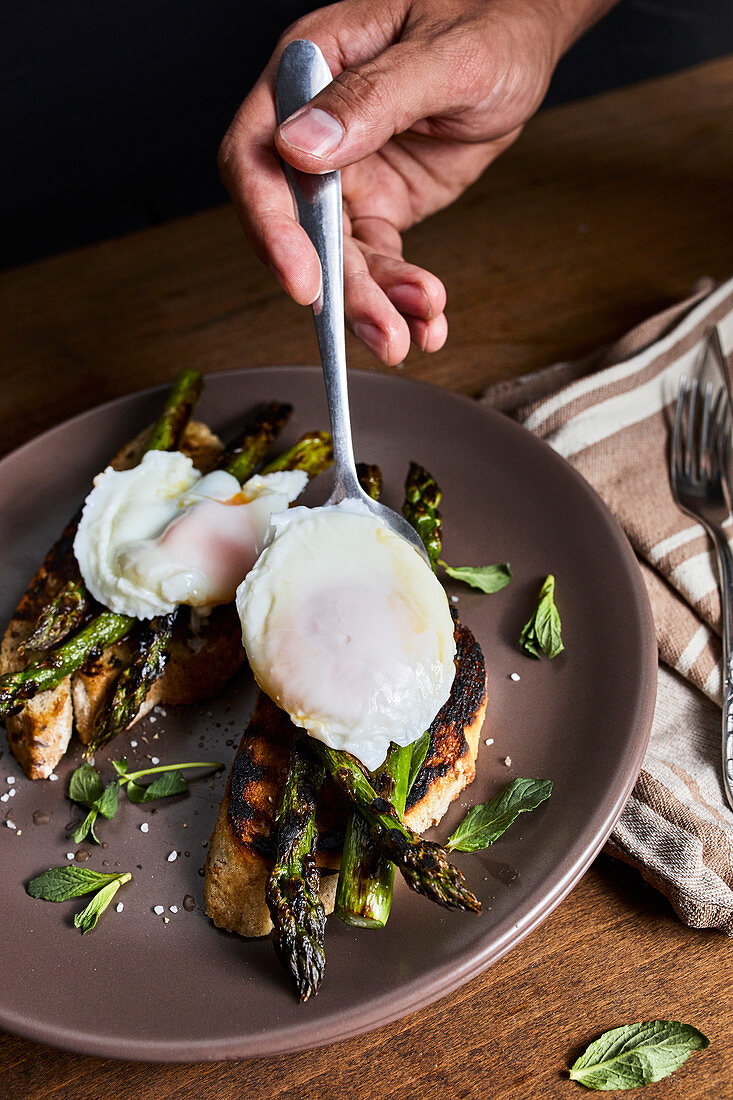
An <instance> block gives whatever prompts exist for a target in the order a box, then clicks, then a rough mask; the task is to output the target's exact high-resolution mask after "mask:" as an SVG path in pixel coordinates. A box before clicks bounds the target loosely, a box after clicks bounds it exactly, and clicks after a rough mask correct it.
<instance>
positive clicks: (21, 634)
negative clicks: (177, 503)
mask: <svg viewBox="0 0 733 1100" xmlns="http://www.w3.org/2000/svg"><path fill="white" fill-rule="evenodd" d="M149 433H150V428H147V429H145V431H143V432H141V433H140V435H139V436H137V438H136V439H134V440H132V442H130V443H128V444H126V446H125V447H123V448H122V450H120V451H119V452H118V453H117V454H116V455H115V457H114V459H113V460H112V462H111V465H112V466H113V467H114V468H115V469H116V470H126V469H130V467H132V466H135V465H136V464H137V463H138V462H139V460H140V457H141V455H142V452H143V449H144V446H145V442H146V440H147V438H148V436H149ZM180 449H181V450H182V451H183V453H184V454H187V455H188V456H189V457H190V458H191V459H192V460H193V462H194V465H195V466H196V467H197V469H200V470H201V471H202V472H203V473H207V472H208V471H209V470H211V469H213V468H214V466H215V465H216V463H217V461H218V459H219V456H220V455H221V453H222V450H223V444H222V442H221V440H220V439H219V438H218V437H217V436H216V435H214V433H213V432H211V431H210V429H209V428H208V427H207V426H206V425H205V424H202V423H200V422H197V421H192V422H191V423H190V424H189V425H188V426H187V428H186V430H185V432H184V434H183V439H182V441H181V447H180ZM75 530H76V523H75V521H72V523H71V524H69V526H68V527H67V528H66V530H65V531H64V533H63V535H62V536H61V538H60V539H59V540H58V542H56V543H55V545H54V546H53V547H52V548H51V550H50V551H49V552H48V554H47V555H46V558H45V559H44V562H43V564H42V565H41V567H40V568H39V569H38V571H37V573H36V575H35V576H34V577H33V579H32V581H31V583H30V585H29V586H28V589H27V590H26V592H25V593H24V594H23V596H22V597H21V600H20V602H19V604H18V606H17V608H16V610H15V613H14V615H13V618H12V619H11V621H10V623H9V625H8V628H7V630H6V631H5V635H4V637H3V640H2V646H0V675H2V674H3V673H6V672H15V671H17V670H19V669H22V668H24V667H25V666H26V665H27V664H29V663H30V662H31V660H33V658H34V654H32V653H29V654H26V653H22V652H21V648H22V642H23V641H24V640H25V638H27V637H28V635H29V634H30V633H31V631H32V629H33V625H34V623H35V621H36V619H37V618H38V616H39V614H40V613H41V611H42V609H43V608H44V607H45V606H46V605H47V604H48V602H49V601H50V600H52V599H53V597H54V596H55V594H56V593H57V592H58V590H59V589H60V588H61V586H62V585H63V584H64V583H65V582H66V580H67V579H68V577H69V575H70V570H71V569H72V567H73V564H74V557H73V541H74V533H75ZM212 618H213V617H212ZM213 625H214V624H211V625H210V626H209V627H207V629H206V633H207V634H208V633H212V636H213ZM230 637H231V624H230V627H229V630H228V631H227V633H226V638H227V644H228V639H229V638H230ZM237 642H238V644H237V646H231V645H229V646H228V649H229V650H231V653H232V658H231V663H232V665H233V671H236V669H237V668H238V667H239V664H241V659H240V658H239V654H238V652H237V650H238V649H239V650H241V644H240V643H239V639H237ZM196 648H197V647H196ZM223 648H224V647H223V646H222V645H220V644H219V640H218V639H217V643H216V644H215V645H212V646H211V653H212V654H213V656H212V657H209V647H208V646H207V645H206V646H202V647H201V648H200V649H198V651H197V652H194V650H193V649H191V648H190V646H189V644H188V638H187V637H186V636H183V635H182V637H181V638H180V639H178V640H177V644H176V646H175V647H174V651H173V653H172V656H171V660H170V662H169V666H168V669H166V673H165V674H164V676H163V677H161V681H160V682H159V684H156V685H155V688H154V689H153V692H152V693H151V695H155V694H156V693H157V697H154V698H152V699H151V701H150V702H149V703H148V700H146V702H145V704H144V707H143V708H142V710H141V712H140V714H139V715H138V717H142V715H143V714H144V713H147V710H149V709H150V707H151V706H153V705H154V704H155V703H156V702H162V701H166V702H171V703H172V702H179V701H192V700H193V699H194V698H195V699H199V698H206V696H207V691H206V690H203V689H204V688H205V687H206V688H208V685H209V682H210V679H211V678H214V679H216V678H217V677H219V678H220V676H221V675H222V674H223V672H224V669H223V667H222V663H223V654H222V649H223ZM126 653H127V650H126V643H125V641H124V640H122V641H121V642H119V643H117V644H116V645H114V646H110V647H109V648H108V649H106V650H105V651H104V652H103V653H102V654H101V655H100V656H99V657H97V658H96V659H95V660H94V662H93V663H92V664H91V665H90V666H88V667H87V668H86V669H82V670H80V671H79V672H77V673H75V674H74V675H73V676H72V677H67V678H66V679H65V680H62V682H61V683H60V684H59V685H58V687H56V688H54V689H53V690H51V691H44V692H42V693H41V694H40V695H37V696H35V698H34V699H31V700H30V701H29V702H28V703H26V704H25V706H24V707H23V708H22V710H21V711H19V712H18V713H17V714H14V715H11V716H9V717H8V718H7V719H6V723H5V724H6V727H7V733H8V744H9V746H10V750H11V752H12V753H13V755H14V756H15V758H16V760H17V761H18V763H19V764H20V765H21V767H22V768H23V771H24V772H25V774H26V775H27V776H28V778H29V779H47V778H48V776H49V775H50V774H51V772H52V771H53V769H54V768H55V767H56V765H57V764H58V762H59V760H60V759H61V757H62V756H63V755H64V753H65V752H66V749H67V747H68V744H69V741H70V739H71V735H72V732H73V729H74V725H75V724H76V727H77V729H78V731H79V733H80V735H81V736H82V739H86V740H87V741H88V740H89V736H90V735H91V731H92V729H93V726H94V719H95V716H96V713H97V710H98V708H99V707H100V706H101V705H102V703H103V702H104V700H105V699H106V696H107V692H108V691H109V689H110V686H111V684H112V682H113V681H114V679H115V678H116V675H117V673H118V671H119V669H120V667H121V665H122V662H123V661H124V658H125V656H126ZM196 658H198V659H196ZM230 674H231V673H230ZM166 679H167V684H166ZM182 682H183V683H185V685H186V689H185V690H184V689H183V687H182ZM219 682H221V681H220V679H219ZM166 690H167V691H168V694H169V695H170V696H171V697H170V698H168V695H167V694H166ZM186 691H188V695H189V698H185V699H184V697H185V695H186ZM196 691H200V694H195V692H196ZM179 697H180V698H179ZM136 720H137V719H136Z"/></svg>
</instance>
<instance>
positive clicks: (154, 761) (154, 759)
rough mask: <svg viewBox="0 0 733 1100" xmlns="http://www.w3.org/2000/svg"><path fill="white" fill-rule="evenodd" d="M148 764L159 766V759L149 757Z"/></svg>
mask: <svg viewBox="0 0 733 1100" xmlns="http://www.w3.org/2000/svg"><path fill="white" fill-rule="evenodd" d="M150 763H151V764H160V758H159V757H157V756H151V757H150Z"/></svg>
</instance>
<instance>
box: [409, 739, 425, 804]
mask: <svg viewBox="0 0 733 1100" xmlns="http://www.w3.org/2000/svg"><path fill="white" fill-rule="evenodd" d="M429 751H430V730H426V731H425V733H424V734H423V735H422V737H418V739H417V741H415V742H413V745H412V759H411V760H410V776H409V779H408V780H407V793H408V794H409V793H410V791H411V790H412V787H413V784H414V782H415V780H416V779H417V776H418V772H419V771H420V768H421V767H422V766H423V764H424V763H425V757H426V756H427V755H428V752H429Z"/></svg>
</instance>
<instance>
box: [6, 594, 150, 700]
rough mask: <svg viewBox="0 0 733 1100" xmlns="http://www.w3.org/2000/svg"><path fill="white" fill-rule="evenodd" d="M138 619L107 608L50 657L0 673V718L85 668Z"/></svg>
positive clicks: (54, 650) (50, 654)
mask: <svg viewBox="0 0 733 1100" xmlns="http://www.w3.org/2000/svg"><path fill="white" fill-rule="evenodd" d="M136 621H137V620H135V619H132V618H130V617H129V616H128V615H115V614H114V613H113V612H112V611H103V612H102V614H101V615H98V616H97V617H96V618H95V619H92V621H91V622H90V623H88V624H87V626H85V627H84V628H83V629H82V630H80V631H79V632H78V634H75V635H74V636H73V637H72V638H69V639H68V640H67V641H65V642H63V644H62V645H60V646H57V647H56V649H53V650H51V652H50V653H49V654H48V655H47V656H46V657H42V658H41V659H40V660H38V661H34V662H33V664H30V665H28V667H27V668H24V669H22V670H21V671H20V672H8V673H6V675H5V676H2V677H0V718H4V717H5V716H6V715H8V714H15V713H16V712H17V711H19V710H21V709H22V707H23V705H24V704H25V703H26V702H27V700H28V699H32V698H33V696H34V695H37V694H39V692H41V691H49V690H50V689H51V688H55V687H58V685H59V684H60V683H61V681H62V680H63V679H64V678H65V677H66V676H70V675H71V673H72V672H75V671H76V669H77V668H81V666H82V665H83V664H85V663H86V662H87V661H88V660H89V658H90V657H92V656H93V655H94V654H95V653H100V652H101V651H102V650H103V649H105V648H106V647H107V646H109V645H112V643H113V642H118V641H119V640H120V638H123V637H124V636H125V634H127V632H128V630H129V629H130V627H131V626H132V625H133V624H134V623H135V622H136Z"/></svg>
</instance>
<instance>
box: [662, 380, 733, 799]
mask: <svg viewBox="0 0 733 1100" xmlns="http://www.w3.org/2000/svg"><path fill="white" fill-rule="evenodd" d="M699 404H700V386H699V383H698V380H697V379H694V380H693V381H692V382H691V383H690V384H689V385H688V380H687V377H686V376H685V375H683V376H682V378H681V379H680V388H679V394H678V396H677V409H676V412H675V418H674V431H673V434H672V453H671V462H670V480H671V483H672V492H673V494H674V498H675V500H676V502H677V504H678V506H679V507H680V508H681V509H682V511H683V512H685V513H686V514H687V515H688V516H690V517H691V518H692V519H694V520H697V521H698V522H699V523H701V524H702V525H703V527H704V528H705V530H706V531H707V533H708V535H709V536H710V539H711V541H712V543H713V546H714V548H715V555H716V558H717V561H718V574H719V578H720V603H721V607H722V619H723V628H722V633H723V745H722V751H723V786H724V788H725V797H726V799H727V802H728V805H729V806H730V808H731V809H733V553H731V548H730V545H729V543H728V539H727V537H726V535H725V532H724V531H723V524H724V523H725V521H726V520H727V519H728V518H729V516H730V505H729V501H728V498H727V495H726V494H727V486H726V484H725V478H724V476H723V470H724V468H725V463H726V461H727V459H728V450H729V447H730V419H729V411H728V410H729V407H728V397H727V393H726V392H725V391H724V390H723V389H722V388H719V389H718V390H717V393H716V394H715V396H714V397H713V386H712V383H710V382H708V383H707V385H706V386H705V390H704V393H703V395H702V407H701V408H700V409H698V406H699Z"/></svg>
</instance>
